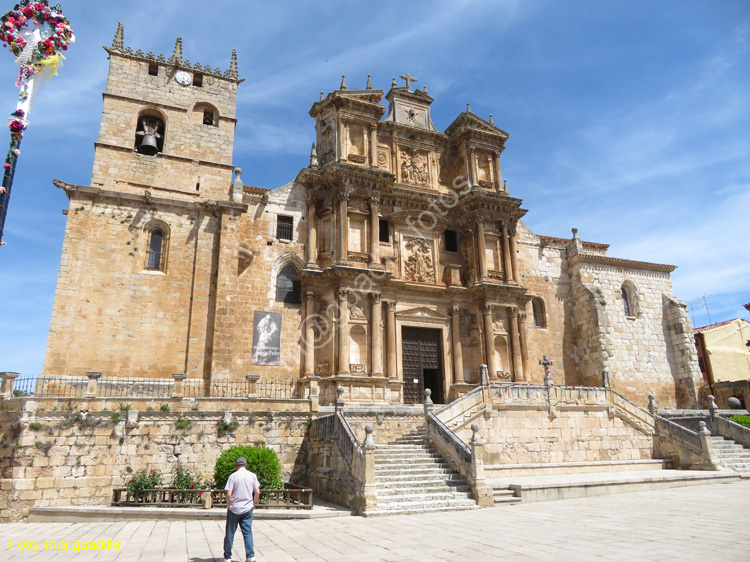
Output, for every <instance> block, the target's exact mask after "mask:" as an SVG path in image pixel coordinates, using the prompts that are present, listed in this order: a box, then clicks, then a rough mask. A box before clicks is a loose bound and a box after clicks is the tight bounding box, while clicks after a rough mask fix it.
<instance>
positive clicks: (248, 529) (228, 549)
mask: <svg viewBox="0 0 750 562" xmlns="http://www.w3.org/2000/svg"><path fill="white" fill-rule="evenodd" d="M237 524H239V526H240V531H242V538H243V539H245V556H246V557H247V558H250V557H251V556H255V551H254V550H253V510H252V509H251V510H250V511H248V512H246V513H242V514H241V515H237V514H236V513H233V512H232V511H231V510H230V509H227V526H226V533H225V534H224V558H231V557H232V544H234V533H235V532H236V531H237Z"/></svg>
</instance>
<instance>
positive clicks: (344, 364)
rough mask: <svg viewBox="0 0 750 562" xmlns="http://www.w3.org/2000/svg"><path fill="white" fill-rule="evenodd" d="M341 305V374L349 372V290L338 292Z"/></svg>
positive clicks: (339, 371) (339, 334) (339, 333)
mask: <svg viewBox="0 0 750 562" xmlns="http://www.w3.org/2000/svg"><path fill="white" fill-rule="evenodd" d="M336 297H337V298H338V305H339V330H338V338H339V370H338V373H339V375H348V374H349V291H347V290H346V289H339V290H338V291H337V292H336Z"/></svg>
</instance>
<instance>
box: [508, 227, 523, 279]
mask: <svg viewBox="0 0 750 562" xmlns="http://www.w3.org/2000/svg"><path fill="white" fill-rule="evenodd" d="M508 242H509V243H510V244H509V246H510V266H511V271H512V272H513V281H514V282H515V283H520V282H521V279H520V275H519V273H518V260H517V258H516V229H515V228H513V230H509V231H508Z"/></svg>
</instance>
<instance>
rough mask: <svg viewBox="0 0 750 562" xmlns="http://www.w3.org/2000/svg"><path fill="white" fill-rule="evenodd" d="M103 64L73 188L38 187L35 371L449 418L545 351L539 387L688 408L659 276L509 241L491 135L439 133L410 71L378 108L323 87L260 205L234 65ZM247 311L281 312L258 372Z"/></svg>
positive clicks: (547, 244)
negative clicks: (44, 279) (405, 407)
mask: <svg viewBox="0 0 750 562" xmlns="http://www.w3.org/2000/svg"><path fill="white" fill-rule="evenodd" d="M107 51H108V53H109V56H110V72H109V80H108V82H107V89H106V91H105V94H104V110H103V114H102V125H101V129H100V135H99V139H98V142H97V143H96V154H95V159H94V170H93V175H92V181H91V185H88V186H79V185H70V184H66V183H64V182H57V185H58V186H59V187H62V188H63V189H65V191H66V193H67V195H68V197H69V198H70V211H69V213H68V219H67V220H68V223H67V230H66V235H65V242H64V247H63V257H62V262H61V268H60V275H59V279H58V288H57V293H56V297H55V305H54V309H53V316H52V323H51V329H50V336H49V342H48V349H47V356H46V361H45V367H44V374H46V375H68V374H69V375H83V374H84V373H85V372H86V371H102V372H104V373H106V375H107V376H114V377H118V376H120V377H145V376H149V377H152V376H161V377H168V378H171V376H172V374H173V373H185V374H187V377H188V378H189V379H192V378H195V379H201V380H203V382H204V385H207V387H209V388H210V387H211V385H213V384H214V383H218V382H231V381H242V380H245V377H246V376H247V375H260V376H261V377H262V378H263V380H269V379H270V380H273V379H277V378H282V377H297V378H302V379H304V378H306V377H312V376H320V377H322V379H321V381H320V387H321V394H320V400H321V403H323V404H325V403H329V404H330V403H333V401H334V400H335V398H336V390H335V389H336V387H338V386H342V387H344V389H345V398H346V399H347V400H348V401H349V402H355V403H357V402H359V403H368V404H372V403H379V404H400V403H404V402H407V403H409V402H421V400H422V394H421V392H422V391H423V390H424V388H425V387H429V388H431V390H432V391H433V394H432V396H433V399H435V398H437V399H438V400H436V401H442V402H446V401H449V400H451V399H453V398H455V397H457V396H459V395H461V394H463V393H465V392H466V391H468V390H469V389H471V388H472V387H473V386H475V385H477V384H479V370H480V365H483V364H484V365H488V367H489V378H490V381H492V382H507V383H520V384H522V383H533V384H541V383H542V382H543V377H544V371H543V369H542V368H541V367H539V366H538V365H537V362H538V359H540V358H541V357H542V355H547V356H549V357H550V358H553V359H554V360H555V368H554V369H553V376H554V382H555V383H556V384H567V385H601V384H602V376H606V377H607V379H608V383H609V384H611V385H612V386H613V387H614V388H615V389H617V390H619V391H620V392H622V393H624V394H626V395H627V396H629V397H630V398H632V399H633V400H635V401H636V402H638V403H640V404H644V405H645V403H646V401H647V398H646V397H647V395H648V392H649V391H654V392H656V393H657V398H658V401H659V403H660V404H661V405H663V406H669V405H675V406H690V405H693V404H694V403H695V401H696V397H697V396H698V394H697V392H696V385H699V384H700V380H701V379H700V372H699V370H698V365H697V361H696V357H695V351H694V349H692V351H691V348H690V346H689V345H687V344H686V341H687V340H686V338H689V335H690V326H689V321H688V318H687V315H686V314H684V309H683V308H681V306H682V305H681V304H680V303H679V301H676V300H675V298H674V296H673V295H672V290H671V281H670V277H669V273H670V272H671V271H672V270H673V269H674V268H673V267H672V266H664V265H658V264H649V263H644V262H635V261H627V260H618V259H615V258H610V257H608V256H607V252H606V250H607V245H605V244H598V243H590V242H583V241H581V239H580V238H579V237H578V236H577V235H574V236H573V238H572V239H558V238H550V237H545V236H538V235H535V234H534V233H532V232H530V231H529V230H528V229H527V228H526V227H525V226H524V224H523V223H522V222H521V218H522V217H523V216H524V215H525V214H526V212H527V211H526V210H525V209H523V208H522V207H521V199H518V198H516V197H513V196H511V195H510V193H509V192H508V190H507V188H506V186H505V183H504V182H503V180H502V175H501V167H500V155H501V153H502V152H503V151H504V149H505V142H506V140H507V139H508V134H507V133H505V132H504V131H503V130H501V129H500V128H498V127H497V126H496V125H495V124H494V122H493V121H492V119H491V118H490V120H485V119H483V118H481V117H479V116H477V115H475V114H474V113H472V112H471V111H470V110H469V108H467V110H466V111H465V112H463V113H460V114H459V115H458V117H457V118H456V119H455V120H454V121H453V123H451V124H450V126H449V127H448V128H447V129H446V130H445V131H444V132H440V131H438V130H437V129H436V128H435V126H434V124H433V123H432V120H431V117H430V105H431V104H432V102H433V99H432V98H431V97H430V96H429V95H428V94H427V91H426V88H425V89H424V90H421V91H420V90H412V89H411V86H410V83H411V81H412V80H413V79H412V78H411V77H409V75H407V77H408V80H407V86H397V85H394V86H393V87H392V88H391V89H390V91H388V92H387V93H385V92H384V91H383V90H377V89H373V88H372V87H371V86H368V87H367V88H366V89H363V90H349V89H346V88H345V87H342V88H341V89H339V90H335V91H333V92H331V93H329V94H327V95H325V96H322V97H321V99H320V101H318V102H315V103H314V104H313V105H312V108H311V109H310V116H311V117H312V118H313V119H314V121H315V135H314V138H315V145H314V147H313V153H312V155H311V163H310V166H309V167H307V168H304V169H302V170H301V171H299V173H298V174H297V175H296V178H295V179H294V181H292V182H291V183H289V184H287V185H285V186H283V187H281V188H278V189H275V190H264V189H259V188H250V187H243V185H242V181H240V179H239V174H240V172H239V170H238V171H237V174H236V178H235V180H234V181H233V180H232V170H233V166H232V163H231V158H232V153H233V132H234V125H235V123H236V116H235V105H236V94H237V86H238V84H239V82H240V80H239V78H237V76H236V63H235V62H234V61H233V62H232V64H233V67H232V68H233V69H234V70H233V71H231V70H232V69H230V71H231V72H227V73H225V74H224V75H221V74H218V73H217V72H216V71H211V72H210V73H207V72H202V71H200V70H196V68H198V67H197V66H191V67H189V70H190V72H192V73H193V74H194V75H195V76H198V75H201V76H203V81H202V87H196V86H195V84H193V85H188V86H182V85H179V84H177V83H175V82H174V76H173V75H174V72H175V70H176V69H178V68H179V67H180V62H177V63H176V64H172V63H170V64H167V63H166V62H163V61H159V60H158V59H153V58H152V59H148V58H147V57H144V56H142V55H140V54H137V53H133V52H132V51H130V50H127V49H123V48H122V47H121V46H115V45H113V47H112V48H108V49H107ZM180 61H181V59H180ZM154 72H155V73H154ZM342 86H343V84H342ZM384 98H385V100H386V102H387V103H388V108H387V109H386V107H385V106H384V105H383V104H382V103H381V102H382V101H383V99H384ZM144 108H145V109H144ZM386 111H387V113H386ZM206 112H209V113H210V114H211V116H212V120H210V121H209V120H208V119H206V117H205V116H206ZM144 115H146V116H154V117H159V118H160V119H162V121H163V122H165V123H166V124H167V126H166V128H165V129H164V134H163V139H159V141H160V142H162V143H163V148H162V150H161V151H160V152H159V153H157V154H156V155H146V154H140V153H139V152H138V151H137V148H138V147H137V146H134V139H135V138H136V127H137V123H138V122H139V121H138V120H139V117H142V116H144ZM384 115H385V117H384ZM136 142H138V141H137V140H136ZM239 157H240V159H241V155H239ZM157 231H158V232H160V233H161V234H159V235H157V238H156V240H157V242H159V241H160V242H159V243H160V244H161V245H160V246H158V251H157V250H154V247H156V245H157V243H156V242H154V233H155V232H157ZM159 236H161V238H159ZM628 299H629V302H627V301H628ZM627 304H629V305H630V306H629V308H628V306H626V305H627ZM258 311H263V312H267V313H279V314H281V326H280V328H279V329H280V333H281V341H280V346H281V360H280V362H279V365H257V364H254V362H253V360H252V348H253V331H254V325H253V318H254V314H255V312H258ZM414 329H418V330H417V331H415V330H414ZM415 334H416V335H415ZM415 350H418V351H415ZM415 353H416V354H418V357H417V356H415V355H414V354H415ZM405 366H408V368H407V367H405ZM414 369H417V371H418V372H417V374H416V375H415V374H409V375H408V376H406V378H405V372H407V371H408V373H414V372H415V371H414ZM603 372H605V373H606V374H605V375H603ZM414 385H416V387H415V386H414ZM414 389H416V391H414ZM413 391H414V392H413ZM415 397H416V398H415Z"/></svg>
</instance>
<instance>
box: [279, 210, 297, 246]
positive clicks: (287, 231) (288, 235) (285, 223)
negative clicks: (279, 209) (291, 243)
mask: <svg viewBox="0 0 750 562" xmlns="http://www.w3.org/2000/svg"><path fill="white" fill-rule="evenodd" d="M293 232H294V218H293V217H286V216H284V215H278V216H277V217H276V238H278V239H279V240H291V239H292V233H293Z"/></svg>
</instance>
